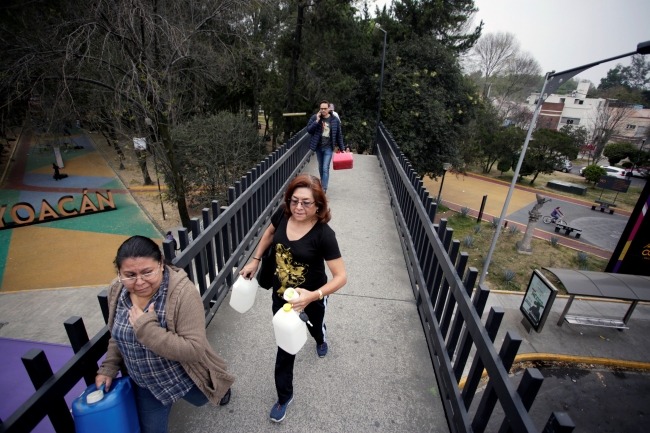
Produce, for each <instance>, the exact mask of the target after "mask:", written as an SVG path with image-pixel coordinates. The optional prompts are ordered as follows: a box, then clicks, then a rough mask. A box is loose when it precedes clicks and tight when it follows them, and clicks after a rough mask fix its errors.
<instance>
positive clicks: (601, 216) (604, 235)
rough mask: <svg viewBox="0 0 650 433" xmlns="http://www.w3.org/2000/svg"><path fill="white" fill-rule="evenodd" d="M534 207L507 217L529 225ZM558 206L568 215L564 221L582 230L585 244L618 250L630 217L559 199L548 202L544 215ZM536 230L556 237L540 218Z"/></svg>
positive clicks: (543, 211)
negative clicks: (529, 216)
mask: <svg viewBox="0 0 650 433" xmlns="http://www.w3.org/2000/svg"><path fill="white" fill-rule="evenodd" d="M532 206H533V203H531V205H530V206H527V207H525V208H522V209H519V210H518V211H516V212H514V213H512V214H510V215H508V217H507V218H508V219H509V220H513V221H516V222H518V223H521V224H528V211H529V210H530V209H531V208H532ZM557 206H560V207H561V208H562V212H563V213H564V215H565V217H564V219H565V221H566V222H567V224H569V226H571V227H575V228H578V229H582V235H581V236H580V240H581V241H582V242H586V243H589V244H591V245H595V246H597V247H599V248H603V249H605V250H608V251H614V249H615V248H616V244H617V243H618V240H619V239H620V237H621V234H622V233H623V230H624V229H625V225H626V224H627V221H628V219H629V217H628V216H627V215H621V214H619V213H617V212H614V214H612V215H610V214H609V213H606V212H599V211H593V210H591V207H589V206H586V205H582V204H576V203H572V202H570V201H565V200H562V199H559V198H553V199H552V201H550V202H548V203H546V204H545V205H544V207H542V214H543V215H550V213H551V211H552V210H553V209H554V208H555V207H557ZM535 227H536V228H537V229H539V230H543V231H546V232H549V233H554V234H555V224H544V222H543V221H542V220H541V219H540V220H539V221H538V222H537V225H536V226H535ZM558 236H564V232H561V233H560V234H558ZM570 236H571V237H574V236H575V234H571V235H570Z"/></svg>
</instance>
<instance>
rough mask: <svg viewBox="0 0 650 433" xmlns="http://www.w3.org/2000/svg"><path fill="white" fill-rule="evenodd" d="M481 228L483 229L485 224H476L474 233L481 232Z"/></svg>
mask: <svg viewBox="0 0 650 433" xmlns="http://www.w3.org/2000/svg"><path fill="white" fill-rule="evenodd" d="M481 230H483V226H481V225H480V224H476V225H475V226H474V233H476V234H478V233H480V232H481Z"/></svg>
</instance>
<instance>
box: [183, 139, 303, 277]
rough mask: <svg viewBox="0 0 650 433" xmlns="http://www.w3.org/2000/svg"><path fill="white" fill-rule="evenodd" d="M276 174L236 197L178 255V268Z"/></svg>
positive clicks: (193, 255) (287, 157)
mask: <svg viewBox="0 0 650 433" xmlns="http://www.w3.org/2000/svg"><path fill="white" fill-rule="evenodd" d="M305 136H306V135H305ZM305 136H303V137H301V139H300V141H302V139H303V138H305ZM294 149H295V150H294ZM291 150H292V151H293V152H297V151H299V150H300V146H294V147H292V149H291ZM293 152H286V153H285V154H284V155H283V156H282V157H280V158H279V159H278V160H277V161H276V163H277V164H278V166H281V165H282V164H283V163H284V162H285V161H286V160H287V159H289V157H290V156H291V155H292V154H293ZM309 156H310V155H309V152H307V153H306V154H305V156H304V157H303V163H304V160H305V159H306V158H308V157H309ZM274 173H275V170H268V171H267V172H266V173H264V174H263V175H262V176H260V177H259V178H258V179H257V180H256V181H255V182H254V183H253V185H251V186H250V187H249V188H247V189H246V191H244V192H243V193H242V194H241V195H239V197H236V198H235V200H234V201H233V202H232V203H230V205H229V206H228V207H227V208H226V210H225V211H224V212H223V213H222V214H221V215H219V218H217V219H215V220H214V221H212V224H210V226H209V227H207V228H205V230H203V232H202V233H201V234H200V235H199V236H198V238H196V239H193V241H192V242H191V243H190V245H189V246H188V248H187V249H185V250H183V251H182V252H181V254H179V255H178V257H177V258H176V263H180V264H179V265H178V266H179V267H184V266H185V263H186V261H189V260H187V259H186V256H191V257H192V258H194V257H195V256H197V255H198V251H199V250H200V249H201V248H202V247H203V246H204V245H203V244H205V243H207V239H208V238H212V237H214V235H215V234H216V233H217V232H218V231H219V230H221V229H222V228H223V226H224V225H225V221H226V220H230V218H232V217H233V216H235V215H237V212H238V211H239V210H240V209H241V207H242V205H243V203H245V202H246V201H247V200H248V199H250V197H251V196H252V195H253V193H254V192H255V191H257V190H258V189H259V188H260V187H261V185H262V184H264V182H265V181H266V180H267V179H269V178H270V177H271V176H272V175H273V174H274ZM181 264H182V265H181Z"/></svg>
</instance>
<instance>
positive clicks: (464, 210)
mask: <svg viewBox="0 0 650 433" xmlns="http://www.w3.org/2000/svg"><path fill="white" fill-rule="evenodd" d="M468 213H469V208H468V207H467V206H463V207H461V208H460V216H462V217H463V218H467V214H468Z"/></svg>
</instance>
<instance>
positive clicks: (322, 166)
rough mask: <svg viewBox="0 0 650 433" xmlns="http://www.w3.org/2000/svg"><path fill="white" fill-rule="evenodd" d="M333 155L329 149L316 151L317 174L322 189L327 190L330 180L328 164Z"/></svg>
mask: <svg viewBox="0 0 650 433" xmlns="http://www.w3.org/2000/svg"><path fill="white" fill-rule="evenodd" d="M333 153H334V151H333V149H332V148H331V147H325V148H323V149H320V148H319V149H316V159H317V160H318V174H319V175H320V183H321V185H322V187H323V189H327V185H328V183H329V180H330V163H331V162H332V154H333Z"/></svg>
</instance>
